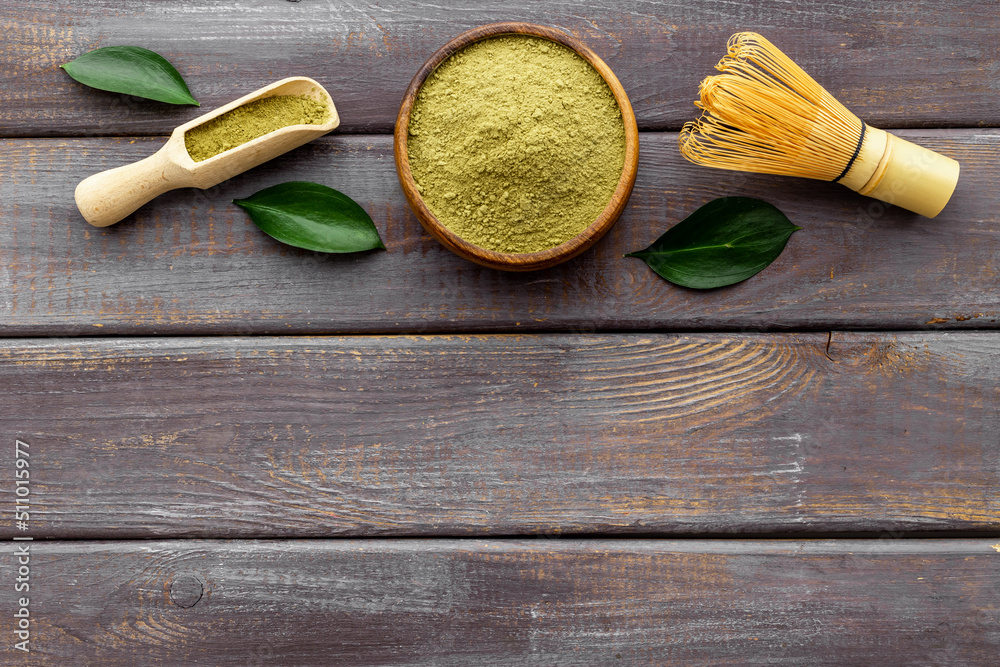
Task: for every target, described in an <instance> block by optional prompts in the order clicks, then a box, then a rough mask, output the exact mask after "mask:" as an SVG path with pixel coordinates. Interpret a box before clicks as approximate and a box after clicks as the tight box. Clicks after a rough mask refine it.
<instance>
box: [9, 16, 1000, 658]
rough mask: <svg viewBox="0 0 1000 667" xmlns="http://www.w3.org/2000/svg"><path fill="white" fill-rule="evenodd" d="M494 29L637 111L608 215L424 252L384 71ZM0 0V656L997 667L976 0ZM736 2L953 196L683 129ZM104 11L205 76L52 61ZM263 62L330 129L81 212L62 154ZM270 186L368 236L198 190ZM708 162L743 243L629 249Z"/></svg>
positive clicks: (707, 192)
mask: <svg viewBox="0 0 1000 667" xmlns="http://www.w3.org/2000/svg"><path fill="white" fill-rule="evenodd" d="M500 20H518V21H529V22H537V23H544V24H547V25H552V26H556V27H558V28H560V29H563V30H566V31H567V32H569V33H571V34H573V35H574V36H576V37H578V38H580V39H581V40H583V41H584V42H586V43H587V44H588V45H589V46H591V47H592V48H593V49H594V50H595V51H596V52H597V53H598V54H599V55H600V56H601V57H602V58H604V59H605V60H606V61H607V62H608V64H609V65H610V66H611V67H612V68H613V69H614V70H615V71H616V73H617V74H618V76H619V78H620V79H621V81H622V83H623V85H624V87H625V89H626V90H627V91H628V93H629V95H630V97H631V99H632V102H633V105H634V107H635V109H636V113H637V116H638V118H639V127H640V130H641V131H642V137H641V158H640V165H639V175H638V180H637V183H636V188H635V191H634V193H633V195H632V199H631V202H630V204H629V206H628V208H627V209H626V212H625V214H624V216H623V217H622V218H621V220H620V221H619V222H618V224H617V225H616V226H615V228H614V229H613V230H612V232H611V233H610V234H609V235H608V236H607V237H605V239H603V240H602V241H601V242H600V243H599V244H598V245H597V246H596V247H595V248H593V249H592V250H591V251H589V252H587V253H586V254H585V255H583V256H581V257H579V258H577V259H575V260H573V261H570V262H568V263H566V264H564V265H561V266H559V267H556V268H553V269H550V270H546V271H541V272H537V273H530V274H518V275H515V274H504V273H499V272H496V271H491V270H488V269H483V268H480V267H477V266H475V265H472V264H469V263H467V262H464V261H462V260H460V259H458V258H456V257H455V256H453V255H451V254H450V253H448V252H447V251H445V250H444V249H443V248H441V247H440V246H439V245H438V244H437V243H436V242H434V241H433V240H432V239H431V238H430V237H429V236H428V235H427V234H425V233H424V232H423V230H422V229H421V227H420V226H419V224H418V223H417V221H416V219H415V218H414V216H413V215H412V214H411V212H410V211H409V210H408V208H407V206H406V203H405V201H404V199H403V196H402V193H401V191H400V189H399V185H398V183H397V180H396V175H395V171H394V167H393V160H392V145H391V136H390V132H391V128H392V123H393V121H394V117H395V114H396V111H397V108H398V104H399V100H400V98H401V96H402V93H403V90H404V88H405V87H406V85H407V83H408V82H409V79H410V78H411V76H412V75H413V73H414V72H416V70H417V68H418V67H419V65H420V64H421V63H422V62H423V61H424V60H425V59H426V58H427V57H428V56H429V55H430V54H431V53H432V52H433V51H434V50H435V49H436V48H437V47H439V46H440V45H441V44H442V43H444V42H445V41H447V40H448V39H450V38H451V37H453V36H454V35H456V34H458V33H459V32H461V31H463V30H465V29H467V28H470V27H473V26H476V25H480V24H484V23H489V22H494V21H500ZM0 24H2V35H3V36H2V39H0V136H2V137H3V138H2V139H0V142H2V143H0V145H2V148H0V334H2V335H3V336H4V338H3V339H0V391H2V395H0V400H2V409H0V442H2V443H3V446H4V451H6V452H7V454H5V455H4V456H3V457H2V460H3V461H4V463H3V465H4V473H3V474H4V479H6V480H7V481H6V482H5V483H4V484H3V502H4V508H5V509H4V513H3V516H4V520H3V522H2V526H3V528H2V530H3V534H4V539H6V540H8V549H7V550H6V555H4V556H0V588H2V590H3V593H2V595H0V637H2V642H0V644H2V645H0V663H2V664H4V665H160V664H179V665H185V664H205V665H223V664H225V665H291V664H303V665H305V664H309V665H324V664H345V665H376V664H378V665H463V666H464V665H477V664H509V665H522V664H534V665H583V664H587V665H613V664H642V663H673V664H747V663H756V664H787V665H802V664H852V665H862V664H870V665H889V664H921V665H926V664H932V665H945V664H948V665H951V664H980V665H982V664H995V662H996V660H997V655H998V650H1000V493H998V492H1000V413H998V404H1000V332H998V330H997V329H998V326H1000V305H998V302H1000V285H998V283H1000V224H998V218H1000V196H998V195H997V170H998V166H1000V150H998V149H1000V131H998V129H997V127H998V126H1000V51H998V47H997V35H998V33H1000V10H998V8H997V5H996V3H995V2H985V1H984V2H954V1H952V2H913V3H882V2H874V1H872V0H845V1H844V2H840V3H831V2H811V1H804V2H798V3H792V4H789V3H786V2H750V3H736V2H721V1H712V0H703V1H693V2H689V3H666V4H660V3H652V2H619V1H614V2H611V1H607V0H605V1H602V2H592V1H589V0H584V1H582V2H577V3H570V4H567V3H556V2H529V1H526V0H507V1H506V2H503V3H495V4H491V5H490V6H489V7H485V8H484V7H483V3H471V2H468V3H466V2H462V3H446V4H445V5H440V4H430V3H402V2H394V1H390V2H377V3H372V4H366V5H353V4H348V3H339V2H326V3H321V2H311V1H309V0H304V1H303V2H284V1H280V0H269V1H266V2H265V1H263V0H261V1H257V2H232V3H226V4H219V3H200V2H194V1H193V0H183V1H177V2H158V1H156V0H142V1H136V2H129V3H120V2H111V1H110V0H89V1H86V2H75V3H55V2H42V1H39V2H32V3H14V2H7V3H4V6H3V10H2V16H0ZM738 30H756V31H759V32H762V33H764V34H765V35H767V36H768V37H770V38H771V39H772V40H773V41H774V42H776V43H777V44H778V45H779V46H780V47H782V48H783V49H784V50H785V51H786V52H787V53H789V54H790V55H792V56H793V57H794V58H795V59H796V60H797V61H798V62H799V63H801V64H802V65H803V66H804V68H805V69H806V70H807V71H809V72H811V73H812V74H813V75H814V76H815V77H816V78H817V79H818V80H819V81H820V82H821V83H823V84H824V85H825V86H826V87H827V88H828V89H829V90H830V91H831V92H832V93H833V94H834V95H836V96H837V97H839V98H840V99H841V100H843V101H844V102H845V103H846V104H847V105H848V106H849V107H851V108H852V109H854V110H855V111H856V112H857V113H858V114H859V115H860V116H861V117H863V118H865V119H866V120H868V121H869V122H870V123H871V124H873V125H876V126H879V127H883V128H887V129H894V130H898V133H899V134H900V135H901V136H904V137H906V138H908V139H911V140H914V141H916V142H918V143H921V144H925V145H927V146H929V147H931V148H934V149H936V150H939V151H941V152H942V153H945V154H947V155H950V156H953V157H955V158H956V159H958V160H959V161H960V162H961V164H962V177H961V180H960V183H959V186H958V191H957V192H956V194H955V196H954V199H953V201H952V202H951V203H950V204H949V205H948V207H947V208H946V209H945V211H944V213H942V214H941V215H940V216H939V217H938V218H936V219H933V220H929V219H926V218H921V217H919V216H916V215H912V214H908V213H906V212H904V211H901V210H899V209H894V208H887V207H885V206H883V205H882V204H880V203H878V202H876V201H874V200H869V199H865V198H863V197H860V196H858V195H855V194H853V193H851V192H849V191H847V190H845V189H844V188H842V187H839V186H836V185H831V184H824V183H817V182H812V181H799V180H795V179H785V178H780V177H769V176H758V175H747V174H739V173H734V172H722V171H715V170H710V169H705V168H701V167H696V166H694V165H691V164H688V163H686V162H685V161H684V160H683V159H682V158H681V157H680V155H679V154H678V151H677V149H676V131H677V129H678V128H679V127H680V125H681V123H682V122H683V121H685V120H687V119H689V118H691V117H693V115H694V113H695V109H694V107H693V105H692V100H693V99H694V97H695V94H696V90H697V84H698V81H699V80H700V79H701V78H702V77H704V76H705V75H707V74H709V73H711V71H712V69H711V68H712V66H713V65H714V64H715V63H716V62H717V60H718V58H719V57H720V55H721V54H722V52H723V50H724V45H725V42H726V38H727V37H728V36H729V35H730V34H731V33H733V32H736V31H738ZM116 44H135V45H140V46H144V47H147V48H150V49H153V50H154V51H157V52H158V53H161V54H162V55H164V56H165V57H167V58H168V59H169V60H170V61H171V62H173V63H174V64H175V65H176V66H177V67H178V69H179V70H180V71H181V73H182V74H183V75H184V77H185V79H186V80H187V82H188V84H189V85H190V87H191V90H192V92H193V93H194V94H195V96H196V97H198V99H199V100H200V101H201V103H202V107H201V109H196V108H193V107H171V106H168V105H165V104H160V103H155V102H148V101H144V100H139V99H135V98H130V97H127V96H122V95H116V94H111V93H105V92H100V91H96V90H91V89H88V88H85V87H84V86H82V85H79V84H77V83H75V82H73V81H72V80H70V79H69V77H68V76H66V75H65V74H64V73H63V72H62V71H61V70H60V69H59V68H58V65H59V64H61V63H64V62H66V61H68V60H71V59H73V58H74V57H76V56H78V55H80V54H82V53H84V52H86V51H89V50H90V49H93V48H96V47H99V46H109V45H116ZM292 75H305V76H311V77H314V78H315V79H317V80H318V81H320V82H321V83H322V84H324V85H325V86H326V87H327V89H328V90H329V91H330V92H331V93H332V95H333V97H334V99H335V101H336V103H337V106H338V108H339V110H340V114H341V118H342V120H343V124H342V126H341V128H340V129H339V130H338V131H337V132H336V133H335V134H333V135H330V136H328V137H325V138H323V139H321V140H319V141H316V142H314V143H312V144H310V145H307V146H305V147H303V148H300V149H297V150H296V151H294V152H292V153H289V154H287V155H286V156H284V157H282V158H279V159H277V160H275V161H273V162H271V163H268V164H266V165H264V166H262V167H259V168H257V169H254V170H252V171H250V172H247V173H245V174H243V175H241V176H239V177H237V178H234V179H232V180H231V181H228V182H226V183H224V184H222V185H220V186H217V187H215V188H212V189H211V190H208V191H205V192H202V191H197V190H180V191H175V192H173V193H170V194H167V195H165V196H163V197H161V198H159V199H158V200H156V201H155V202H154V203H152V204H150V205H148V206H146V207H145V208H143V209H141V210H140V211H139V212H138V213H136V214H135V215H133V216H131V217H130V218H129V219H128V220H127V221H125V222H123V223H122V224H120V225H117V226H115V227H111V228H107V229H95V228H91V227H89V226H88V225H87V224H85V223H84V221H83V220H82V218H81V217H80V216H79V214H78V213H77V211H76V208H75V206H74V203H73V189H74V187H75V185H76V183H77V182H78V181H79V180H80V179H82V178H84V177H85V176H87V175H89V174H91V173H94V172H96V171H99V170H103V169H106V168H110V167H113V166H116V165H119V164H124V163H126V162H129V161H133V160H135V159H138V158H141V157H144V156H146V155H148V154H150V153H151V152H153V151H154V150H155V149H156V148H158V147H159V146H160V145H161V144H162V143H163V140H164V137H165V135H167V134H168V133H169V132H170V130H172V128H174V127H175V126H177V125H179V124H181V123H183V122H185V121H187V120H189V119H191V118H193V117H195V116H197V115H200V114H201V113H204V112H206V111H208V110H210V109H212V108H215V107H217V106H219V105H221V104H223V103H226V102H228V101H230V100H232V99H235V98H236V97H239V96H241V95H243V94H245V93H246V92H248V91H251V90H253V89H256V88H258V87H260V86H262V85H265V84H267V83H269V82H272V81H274V80H277V79H279V78H282V77H285V76H292ZM286 180H312V181H317V182H320V183H324V184H327V185H330V186H332V187H335V188H337V189H339V190H342V191H344V192H345V193H347V194H348V195H350V196H351V197H353V198H355V199H357V200H358V201H359V202H360V203H362V205H363V206H365V208H366V209H367V210H368V211H369V212H370V213H371V215H372V217H373V219H374V220H375V223H376V225H377V227H378V228H379V230H380V232H381V234H382V236H383V238H384V239H385V241H386V244H387V245H388V248H389V251H388V252H385V253H367V254H362V255H354V256H326V255H320V254H315V253H311V252H307V251H301V250H297V249H294V248H290V247H287V246H283V245H280V244H278V243H277V242H275V241H272V240H271V239H270V238H269V237H266V236H264V235H263V234H261V233H260V232H258V230H257V229H256V228H255V227H253V226H252V225H251V224H250V223H249V221H248V219H247V218H246V216H245V215H244V214H243V212H242V211H240V210H239V209H237V208H236V207H234V206H233V205H231V204H230V200H232V199H233V198H235V197H243V196H247V195H249V194H251V193H253V192H255V191H257V190H259V189H261V188H263V187H266V186H268V185H273V184H276V183H279V182H282V181H286ZM723 195H748V196H757V197H763V198H765V199H767V200H769V201H771V202H772V203H774V204H775V205H777V206H778V207H779V208H781V209H782V210H783V211H785V212H786V213H787V214H788V216H789V217H790V218H791V220H792V221H793V222H795V223H796V224H798V225H801V226H802V227H803V230H802V231H801V232H798V233H796V234H795V235H794V236H793V237H792V239H791V241H790V243H789V245H788V247H787V249H786V250H785V252H784V253H783V254H782V255H781V257H780V258H779V259H778V260H777V261H776V262H775V263H774V264H773V265H772V266H771V267H770V268H768V269H767V270H765V271H764V272H763V273H761V274H759V275H757V276H755V277H754V278H751V279H750V280H748V281H746V282H744V283H741V284H739V285H736V286H733V287H730V288H725V289H720V290H716V291H711V292H695V291H690V290H685V289H682V288H678V287H674V286H672V285H670V284H667V283H665V282H664V281H662V280H660V279H659V278H658V277H657V276H655V275H654V274H653V273H652V272H650V271H649V270H648V269H647V268H646V266H645V265H644V264H642V263H641V262H639V261H638V260H634V259H625V258H623V257H622V255H623V254H624V253H625V252H627V251H631V250H636V249H639V248H642V247H645V246H646V245H647V244H648V243H649V242H650V241H652V240H653V239H654V238H656V237H657V236H658V235H659V234H660V233H662V232H663V231H664V230H665V229H666V228H668V227H669V226H670V225H671V224H673V223H674V222H676V221H678V220H680V219H681V218H683V217H684V216H686V215H687V214H688V213H690V212H691V211H693V210H694V209H695V208H697V207H698V206H699V205H700V204H702V203H704V202H706V201H708V200H710V199H712V198H715V197H718V196H723ZM17 441H20V442H23V443H26V444H27V446H28V449H24V448H23V447H22V451H28V452H30V469H29V470H30V479H29V483H28V484H27V486H26V487H25V488H27V489H28V490H29V491H28V495H27V499H28V500H29V501H30V519H29V520H28V522H27V525H25V526H24V527H23V528H24V529H19V528H18V526H17V523H16V522H15V517H14V508H15V507H16V502H17V495H16V493H18V492H16V489H17V488H18V487H17V486H15V472H16V468H15V465H16V464H15V446H16V442H17ZM22 486H25V485H23V484H22ZM20 493H21V494H22V496H24V492H23V491H22V492H20ZM15 537H21V538H24V537H31V538H33V539H32V541H30V542H28V541H27V540H20V541H17V542H14V541H13V539H14V538H15ZM26 545H27V546H26ZM25 549H27V550H28V551H29V552H30V557H28V556H18V555H17V551H18V550H21V551H22V552H23V551H24V550H25ZM19 558H21V559H22V562H21V564H19V562H18V559H19ZM24 559H28V560H29V561H30V562H29V564H27V565H25V564H24V563H23V560H24ZM22 566H23V567H25V568H27V569H28V570H29V572H28V573H27V575H25V574H24V571H23V570H19V568H20V567H22ZM19 572H20V574H19ZM19 576H23V578H24V579H25V583H29V584H30V593H23V592H16V590H15V586H16V582H17V580H18V578H19ZM21 596H25V597H28V598H29V599H28V609H29V612H28V613H30V621H29V632H30V639H29V645H28V647H29V648H30V651H31V652H30V653H28V654H26V653H23V652H22V651H19V650H18V649H17V648H16V646H15V644H16V643H17V642H18V641H20V640H19V639H18V638H17V635H16V632H15V631H16V630H17V624H18V621H19V619H18V618H17V617H16V616H15V614H16V613H19V611H18V610H19V609H20V608H21V606H22V604H23V603H22V602H21V601H20V599H19V598H20V597H21Z"/></svg>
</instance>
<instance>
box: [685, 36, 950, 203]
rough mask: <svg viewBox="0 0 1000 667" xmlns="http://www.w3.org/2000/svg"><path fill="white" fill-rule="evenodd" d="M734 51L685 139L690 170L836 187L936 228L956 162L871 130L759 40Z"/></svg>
mask: <svg viewBox="0 0 1000 667" xmlns="http://www.w3.org/2000/svg"><path fill="white" fill-rule="evenodd" d="M728 50H729V52H728V53H727V54H726V55H725V57H723V58H722V60H721V61H720V62H719V64H718V65H716V69H718V70H719V71H720V72H722V74H718V75H716V76H710V77H708V78H706V79H705V80H704V81H702V82H701V87H700V93H701V100H700V101H698V102H695V106H697V107H698V108H700V109H702V110H703V111H704V113H703V114H702V116H701V118H699V119H698V120H695V121H691V122H688V123H685V125H684V127H683V128H682V129H681V133H680V137H679V138H678V143H679V144H680V150H681V153H682V154H683V155H684V157H686V158H687V159H688V160H690V161H691V162H694V163H696V164H702V165H706V166H709V167H718V168H720V169H735V170H738V171H753V172H758V173H763V174H781V175H786V176H802V177H804V178H814V179H818V180H823V181H833V182H837V183H841V184H843V185H846V186H847V187H849V188H850V189H852V190H854V191H855V192H859V193H860V194H863V195H868V196H869V197H875V198H876V199H880V200H882V201H884V202H888V203H890V204H895V205H897V206H901V207H903V208H905V209H908V210H911V211H914V212H916V213H920V214H921V215H925V216H927V217H929V218H933V217H934V216H935V215H937V214H938V213H940V212H941V209H943V208H944V206H945V204H947V203H948V200H949V199H950V198H951V195H952V192H954V190H955V185H956V183H957V182H958V171H959V166H958V162H956V161H955V160H952V159H951V158H949V157H945V156H943V155H940V154H938V153H935V152H934V151H931V150H928V149H926V148H923V147H921V146H917V145H916V144H912V143H910V142H909V141H906V140H905V139H901V138H899V137H897V136H895V135H893V134H889V133H888V132H886V131H884V130H880V129H878V128H875V127H871V126H870V125H867V124H865V123H864V122H863V121H862V120H860V119H859V118H858V117H857V116H855V115H854V114H853V113H851V112H850V111H848V109H847V108H846V107H845V106H844V105H843V104H841V103H840V102H838V101H837V100H836V98H834V97H833V96H832V95H830V93H828V92H826V90H824V89H823V87H822V86H821V85H819V84H818V83H816V81H815V80H813V78H812V77H810V76H809V75H808V74H806V73H805V71H803V69H802V68H801V67H799V66H798V65H796V64H795V63H794V62H793V61H792V60H791V59H790V58H789V57H788V56H786V55H785V54H784V53H782V52H781V51H779V50H778V49H777V48H775V46H774V45H773V44H771V42H769V41H768V40H767V39H765V38H764V37H762V36H761V35H758V34H756V33H753V32H741V33H737V34H735V35H733V36H732V37H730V38H729V45H728Z"/></svg>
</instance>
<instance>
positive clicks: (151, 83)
mask: <svg viewBox="0 0 1000 667" xmlns="http://www.w3.org/2000/svg"><path fill="white" fill-rule="evenodd" d="M60 67H62V68H63V69H64V70H66V73H67V74H69V75H70V76H71V77H73V78H74V79H76V80H77V81H79V82H80V83H83V84H86V85H88V86H90V87H91V88H97V89H99V90H110V91H111V92H113V93H125V94H126V95H135V96H136V97H145V98H146V99H150V100H156V101H158V102H167V103H169V104H194V105H195V106H201V105H200V104H198V101H197V100H196V99H194V97H192V96H191V91H190V90H188V87H187V84H186V83H184V79H182V78H181V75H180V74H179V73H178V72H177V70H176V69H174V66H173V65H171V64H170V63H168V62H167V61H166V60H165V59H164V58H163V56H161V55H159V54H157V53H154V52H153V51H150V50H149V49H144V48H142V47H140V46H106V47H104V48H102V49H95V50H93V51H89V52H87V53H84V54H83V55H82V56H80V57H79V58H77V59H76V60H73V61H70V62H68V63H66V64H65V65H60Z"/></svg>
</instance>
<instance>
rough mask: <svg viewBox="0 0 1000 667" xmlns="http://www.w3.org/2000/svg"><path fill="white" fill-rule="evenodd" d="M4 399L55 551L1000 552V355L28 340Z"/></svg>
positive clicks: (8, 364) (464, 343)
mask: <svg viewBox="0 0 1000 667" xmlns="http://www.w3.org/2000/svg"><path fill="white" fill-rule="evenodd" d="M0 386H3V387H5V390H6V396H5V399H4V410H3V412H2V414H0V433H4V434H6V435H5V437H7V438H8V440H9V441H12V440H13V439H14V438H19V439H20V440H22V441H24V442H26V443H28V445H29V447H30V448H31V449H30V452H31V469H30V470H31V485H32V486H31V488H32V492H31V498H32V501H31V502H32V503H33V505H32V508H33V509H32V511H31V525H32V527H33V529H34V530H36V531H37V532H35V533H33V534H34V535H36V536H38V537H51V538H150V537H309V536H315V537H322V536H330V535H351V536H373V535H399V536H411V535H511V534H538V533H542V534H546V533H564V534H565V533H595V532H596V533H605V534H683V535H690V534H748V533H750V534H752V533H758V534H760V533H765V534H768V533H769V534H774V533H779V532H788V533H798V534H816V533H817V532H819V533H830V532H839V531H854V532H857V531H867V532H871V533H877V532H879V531H946V530H965V531H983V530H990V531H996V530H1000V440H998V438H997V436H996V434H997V433H998V432H1000V410H998V405H1000V334H996V333H962V334H959V333H955V334H929V333H923V334H916V333H915V334H905V335H904V334H898V335H891V334H840V333H837V334H834V335H833V336H832V339H828V336H827V335H826V334H769V335H761V334H758V335H732V336H729V335H720V334H714V335H711V334H699V335H652V336H641V335H575V336H574V335H551V336H539V335H529V336H495V335H486V336H462V337H437V336H432V337H358V338H351V337H348V338H309V337H306V338H295V337H285V338H277V339H271V338H243V339H234V338H205V339H198V338H183V339H170V338H158V339H108V340H88V339H82V340H70V341H65V340H55V341H46V340H35V341H26V342H22V341H9V342H6V343H4V344H3V346H2V347H0ZM13 494H14V491H13V488H11V487H8V488H5V489H4V490H3V491H2V493H0V498H2V501H3V502H4V503H6V506H8V507H13V506H14V495H13ZM12 533H13V534H18V533H16V532H14V527H13V525H10V524H8V525H5V526H4V527H3V528H2V529H0V535H3V534H5V535H7V536H8V537H9V536H11V534H12Z"/></svg>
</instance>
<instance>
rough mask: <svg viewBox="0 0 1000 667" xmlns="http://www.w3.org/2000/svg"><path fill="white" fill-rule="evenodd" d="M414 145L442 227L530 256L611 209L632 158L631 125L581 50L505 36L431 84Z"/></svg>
mask: <svg viewBox="0 0 1000 667" xmlns="http://www.w3.org/2000/svg"><path fill="white" fill-rule="evenodd" d="M407 148H408V156H409V161H410V169H411V170H412V172H413V178H414V180H415V181H416V183H417V190H418V191H419V192H420V195H421V197H422V198H423V200H424V202H425V203H426V204H427V207H428V208H429V209H430V210H431V212H432V213H433V214H434V215H435V217H437V219H438V220H440V221H441V223H442V224H443V225H445V226H446V227H448V228H449V229H451V230H452V231H453V232H455V233H456V234H457V235H458V236H460V237H462V238H463V239H465V240H466V241H468V242H470V243H472V244H474V245H477V246H479V247H481V248H485V249H487V250H494V251H497V252H505V253H529V252H537V251H540V250H545V249H547V248H552V247H555V246H557V245H560V244H561V243H564V242H566V241H568V240H570V239H571V238H573V237H574V236H576V235H577V234H579V233H580V232H582V231H583V230H584V229H586V228H587V227H588V226H590V224H591V223H592V222H594V220H596V219H597V217H598V215H600V213H601V211H603V210H604V208H605V207H606V206H607V204H608V201H609V200H610V199H611V195H612V194H613V193H614V191H615V188H616V187H617V186H618V181H619V179H620V178H621V174H622V168H623V165H624V162H625V125H624V122H623V121H622V115H621V110H620V109H619V108H618V103H617V102H616V100H615V97H614V94H613V93H612V92H611V89H610V88H608V85H607V84H606V83H605V82H604V79H603V78H601V75H600V74H598V73H597V71H596V70H595V69H594V68H593V67H591V65H590V63H588V62H587V61H586V60H584V59H583V58H581V57H580V56H579V55H577V54H576V53H575V52H574V51H572V50H571V49H569V48H567V47H565V46H562V45H561V44H557V43H555V42H552V41H549V40H547V39H543V38H539V37H530V36H524V35H504V36H500V37H493V38H489V39H486V40H483V41H480V42H476V43H473V44H470V45H469V46H467V47H465V48H464V49H462V50H461V51H458V52H457V53H455V54H454V55H453V56H451V57H450V58H448V59H447V60H445V61H444V62H443V63H441V65H440V66H438V68H437V69H436V70H435V71H434V72H433V73H432V74H431V75H430V76H429V77H428V78H427V80H426V81H425V82H424V85H423V86H422V87H421V88H420V92H419V94H418V95H417V98H416V100H415V101H414V104H413V109H412V111H411V113H410V123H409V137H408V140H407Z"/></svg>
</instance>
